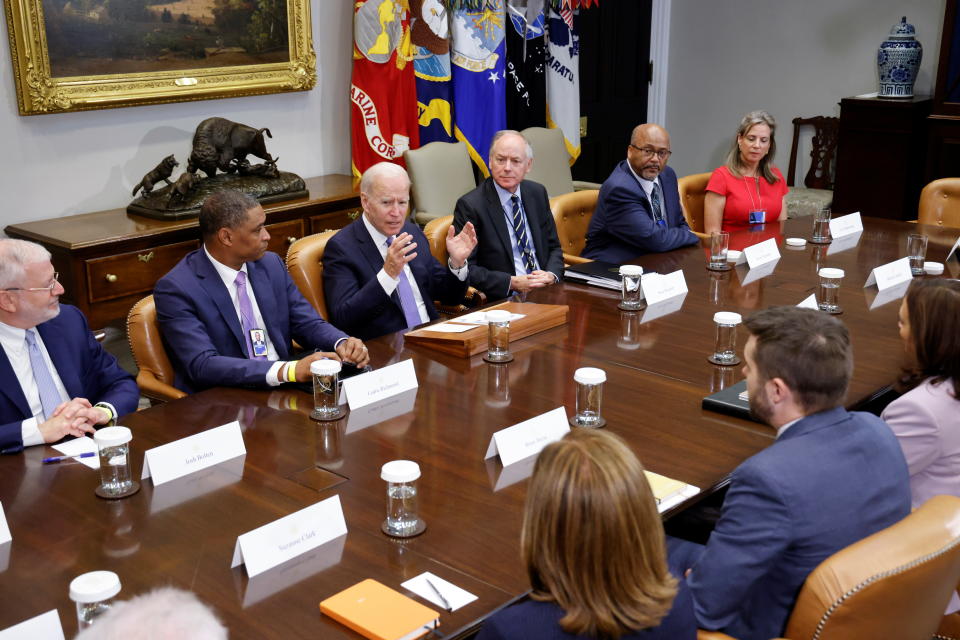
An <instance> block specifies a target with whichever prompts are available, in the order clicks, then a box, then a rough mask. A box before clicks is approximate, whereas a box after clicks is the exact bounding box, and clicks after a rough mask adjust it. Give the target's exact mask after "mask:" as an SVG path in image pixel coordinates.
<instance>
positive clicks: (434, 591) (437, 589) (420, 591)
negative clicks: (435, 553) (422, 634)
mask: <svg viewBox="0 0 960 640" xmlns="http://www.w3.org/2000/svg"><path fill="white" fill-rule="evenodd" d="M431 584H432V585H433V586H430V585H431ZM400 586H401V587H403V588H404V589H406V590H408V591H412V592H414V593H415V594H417V595H418V596H420V597H421V598H423V599H424V600H429V601H430V602H432V603H433V604H435V605H437V606H438V607H441V608H442V609H444V610H447V609H449V610H450V611H456V610H457V609H459V608H460V607H462V606H464V605H467V604H470V603H471V602H473V601H474V600H476V599H477V596H475V595H473V594H472V593H470V592H469V591H464V590H463V589H461V588H460V587H458V586H457V585H455V584H453V583H452V582H447V581H446V580H444V579H443V578H438V577H437V576H435V575H433V574H432V573H430V572H429V571H424V572H423V573H421V574H420V575H418V576H417V577H415V578H410V579H409V580H407V581H406V582H404V583H401V584H400ZM441 596H443V597H442V598H441ZM444 600H446V603H444V602H443V601H444Z"/></svg>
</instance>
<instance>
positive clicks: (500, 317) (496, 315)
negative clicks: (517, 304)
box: [487, 309, 510, 323]
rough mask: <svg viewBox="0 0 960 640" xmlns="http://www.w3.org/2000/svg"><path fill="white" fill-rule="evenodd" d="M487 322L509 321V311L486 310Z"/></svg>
mask: <svg viewBox="0 0 960 640" xmlns="http://www.w3.org/2000/svg"><path fill="white" fill-rule="evenodd" d="M487 322H488V323H490V322H510V312H509V311H505V310H503V309H494V310H493V311H487Z"/></svg>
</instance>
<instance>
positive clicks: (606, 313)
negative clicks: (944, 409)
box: [0, 220, 957, 638]
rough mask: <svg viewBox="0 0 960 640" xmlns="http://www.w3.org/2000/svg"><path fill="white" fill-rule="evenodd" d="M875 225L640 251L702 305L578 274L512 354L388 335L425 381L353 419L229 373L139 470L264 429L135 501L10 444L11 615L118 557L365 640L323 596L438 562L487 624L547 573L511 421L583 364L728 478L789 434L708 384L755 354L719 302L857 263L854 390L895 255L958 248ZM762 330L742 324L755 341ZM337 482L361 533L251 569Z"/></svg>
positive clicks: (567, 382)
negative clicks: (731, 343)
mask: <svg viewBox="0 0 960 640" xmlns="http://www.w3.org/2000/svg"><path fill="white" fill-rule="evenodd" d="M781 226H783V227H784V228H783V229H780V227H781ZM809 226H810V223H809V221H805V220H793V221H788V222H786V223H784V224H783V225H768V229H767V231H766V232H764V233H763V234H753V235H751V234H743V235H740V236H734V239H733V241H732V244H733V245H734V246H737V243H739V246H744V245H746V244H750V243H752V242H753V241H755V240H758V239H763V238H765V237H767V236H771V235H773V236H777V237H782V236H783V235H784V234H785V235H786V236H793V235H796V236H807V235H809ZM865 226H866V231H865V232H864V234H863V236H862V237H861V238H860V240H859V242H858V243H857V245H856V246H854V247H852V248H849V249H847V250H845V251H840V252H837V253H832V254H829V255H827V251H828V249H827V248H822V247H814V246H812V245H809V244H808V245H807V247H806V248H805V249H803V250H791V249H789V248H787V247H783V246H782V242H781V243H780V244H781V253H782V254H783V257H782V258H781V260H780V261H779V263H778V264H777V266H776V269H775V271H774V272H773V274H772V275H769V276H767V277H765V278H762V279H760V280H758V281H756V282H753V283H750V284H747V285H742V284H741V280H743V279H744V278H746V277H748V276H747V273H746V271H745V270H743V269H736V270H732V271H729V272H725V273H722V274H715V273H712V272H708V271H707V270H706V269H705V268H704V266H705V262H706V255H705V252H704V250H703V249H702V248H699V247H694V248H688V249H684V250H680V251H677V252H673V253H671V254H665V255H657V256H645V257H643V258H641V259H639V260H638V262H639V263H640V264H642V265H643V266H644V268H645V269H646V270H656V271H659V272H661V273H667V272H670V271H673V270H675V269H678V268H682V269H683V270H684V273H685V276H686V280H687V284H688V286H689V293H688V294H687V296H686V298H685V299H684V301H683V306H682V308H681V309H680V310H678V311H676V312H674V313H672V314H669V315H666V316H663V317H660V318H658V319H653V320H649V318H648V317H645V315H647V314H646V312H639V313H625V312H620V311H619V310H617V308H616V303H617V301H618V293H617V292H613V291H607V290H604V289H598V288H592V287H587V286H582V285H576V284H569V283H567V284H564V285H562V286H557V287H550V288H548V289H545V290H542V291H538V292H536V293H535V294H533V295H530V296H529V298H528V301H533V302H545V303H551V304H566V305H569V309H570V310H569V316H568V318H569V321H568V323H567V324H566V325H563V326H560V327H556V328H553V329H550V330H547V331H544V332H542V333H539V334H537V335H534V336H531V337H529V338H525V339H523V340H520V341H518V342H516V343H514V344H513V345H512V350H513V352H514V355H515V360H514V361H513V362H512V363H510V364H508V365H490V364H487V363H485V362H483V361H482V359H481V357H480V356H474V357H473V358H469V359H464V358H456V357H453V356H446V355H442V354H438V353H435V352H432V351H430V350H428V349H426V348H424V347H420V346H413V345H409V346H405V345H403V340H402V336H399V335H397V336H387V337H384V338H381V339H378V340H375V341H372V342H370V343H369V345H370V350H371V358H372V364H373V365H374V366H377V367H380V366H383V365H386V364H389V363H391V362H397V361H400V360H403V359H406V358H412V360H413V363H414V367H415V369H416V373H417V379H418V381H419V388H418V390H416V391H415V392H413V393H410V394H408V395H405V396H401V397H398V398H395V399H393V400H390V401H387V402H385V403H384V405H383V406H378V407H374V408H373V409H372V410H370V411H355V412H352V413H350V414H348V416H347V417H346V418H344V419H342V420H340V421H338V422H335V423H326V424H324V423H317V422H314V421H312V420H310V419H309V417H308V414H309V411H310V409H312V398H311V397H310V396H309V395H307V394H305V393H302V392H300V391H296V390H274V391H247V390H236V389H232V390H231V389H215V390H211V391H207V392H203V393H199V394H196V395H194V396H191V397H187V398H184V399H182V400H179V401H176V402H172V403H169V404H165V405H161V406H157V407H154V408H151V409H149V410H146V411H142V412H140V413H137V414H133V415H130V416H127V417H126V418H124V419H123V420H122V422H123V424H125V425H127V426H129V427H131V428H132V429H133V431H134V440H133V443H132V451H133V453H132V459H133V467H134V472H135V474H136V475H137V476H138V477H139V473H140V469H141V466H142V463H143V452H144V451H145V450H147V449H150V448H152V447H155V446H158V445H160V444H164V443H167V442H171V441H173V440H176V439H178V438H182V437H185V436H188V435H190V434H193V433H196V432H198V431H202V430H204V429H207V428H210V427H213V426H217V425H221V424H224V423H227V422H230V421H233V420H238V421H239V422H240V424H241V426H242V428H243V436H244V442H245V444H246V448H247V455H246V456H245V457H243V458H239V459H236V460H234V461H232V462H227V463H224V464H221V465H217V466H215V467H212V468H210V469H208V470H205V471H201V472H198V473H196V474H193V475H191V476H187V477H185V478H182V479H180V480H177V481H173V482H170V483H168V484H165V485H161V486H160V487H153V486H152V484H151V483H150V482H149V481H145V482H144V483H143V488H142V489H141V491H140V492H139V493H138V494H136V495H135V496H133V497H130V498H127V499H124V500H119V501H106V500H101V499H99V498H97V497H95V495H94V493H93V490H94V488H95V487H96V485H97V484H98V474H97V472H95V471H92V470H90V469H88V468H87V467H84V466H82V465H80V464H78V463H65V464H60V465H47V466H44V465H42V464H41V462H40V460H41V458H43V457H44V456H47V455H52V454H53V451H52V450H51V449H49V448H47V447H33V448H30V449H28V450H27V451H25V452H24V453H23V454H21V455H16V456H5V457H3V458H2V459H0V502H2V504H3V507H4V510H5V512H6V517H7V520H8V522H9V524H10V528H11V532H12V534H13V538H14V540H13V542H12V543H10V544H7V545H2V546H0V602H3V603H4V606H3V607H0V628H5V627H7V626H9V625H11V624H14V623H16V622H18V621H21V620H23V619H26V618H28V617H32V616H34V615H37V614H39V613H42V612H43V611H46V610H49V609H51V608H54V607H56V608H57V609H58V610H59V612H60V617H61V620H62V621H63V624H64V629H65V631H66V633H67V636H68V637H70V636H72V634H73V633H74V632H75V628H76V627H75V625H76V622H75V616H74V611H73V605H72V603H71V602H70V601H69V599H68V597H67V593H68V585H69V582H70V580H71V579H72V578H73V577H75V576H77V575H79V574H81V573H84V572H86V571H91V570H96V569H109V570H113V571H116V572H117V573H118V574H119V575H120V578H121V581H122V582H123V591H122V592H121V596H122V597H123V596H126V597H129V596H131V595H134V594H136V593H140V592H142V591H145V590H147V589H149V588H152V587H155V586H159V585H164V584H172V585H175V586H179V587H182V588H186V589H191V590H193V591H194V592H196V593H197V594H198V595H199V596H200V597H201V598H202V599H203V600H204V601H206V602H208V603H209V604H211V605H212V606H213V607H214V608H215V609H216V611H217V612H218V614H219V615H220V616H221V617H222V619H223V620H224V621H225V623H226V624H227V625H228V626H229V627H230V632H231V636H232V637H235V638H248V637H249V638H258V637H271V638H296V637H318V636H319V637H331V638H337V637H343V638H351V637H359V636H357V635H356V634H354V633H353V632H351V631H349V630H347V629H346V628H345V627H342V626H341V625H339V624H338V623H336V622H334V621H332V620H330V619H328V618H325V617H324V616H322V615H321V614H320V613H319V609H318V606H317V603H318V602H319V601H320V600H322V599H324V598H326V597H328V596H330V595H332V594H334V593H336V592H338V591H340V590H341V589H344V588H346V587H348V586H350V585H352V584H354V583H356V582H358V581H360V580H362V579H364V578H374V579H377V580H379V581H381V582H383V583H384V584H386V585H388V586H390V587H393V588H395V589H398V590H402V589H401V587H400V583H401V582H403V581H405V580H407V579H409V578H411V577H414V576H416V575H419V574H420V573H422V572H423V571H431V572H432V573H434V574H436V575H438V576H440V577H442V578H444V579H447V580H449V581H450V582H453V583H454V584H457V585H459V586H460V587H462V588H464V589H466V590H468V591H470V592H472V593H474V594H476V595H477V596H478V599H477V600H476V601H475V602H473V603H471V604H469V605H467V606H465V607H463V608H461V609H459V610H457V611H456V612H453V613H443V615H441V617H440V621H441V626H440V629H439V630H440V632H441V633H442V634H444V635H446V636H456V635H459V634H461V633H463V632H465V631H466V630H469V629H471V628H475V627H476V624H477V623H478V621H480V620H482V618H483V617H485V616H487V615H489V613H490V612H492V611H493V610H495V609H496V608H498V607H500V606H502V605H504V604H506V603H507V602H509V601H510V600H511V599H513V598H514V597H516V596H519V595H521V594H522V593H523V592H524V591H525V590H526V589H527V588H528V584H527V578H526V574H525V571H524V568H523V566H522V564H521V562H520V557H519V530H520V521H521V513H522V507H523V501H524V497H525V490H526V477H527V476H528V475H529V473H530V469H531V467H530V465H529V464H527V463H524V462H521V463H517V464H516V465H513V466H511V467H508V468H507V469H504V468H503V467H502V466H501V465H500V464H499V462H497V461H494V460H487V461H485V460H484V459H483V456H484V453H485V452H486V449H487V445H488V444H489V441H490V437H491V435H492V434H493V433H494V432H495V431H497V430H499V429H502V428H505V427H507V426H510V425H513V424H516V423H517V422H520V421H522V420H526V419H528V418H531V417H533V416H535V415H538V414H541V413H543V412H546V411H549V410H551V409H554V408H556V407H558V406H563V407H565V408H566V410H567V412H568V414H572V413H573V409H574V404H575V400H574V388H573V383H572V377H573V372H574V370H575V369H576V368H578V367H581V366H598V367H601V368H603V369H604V370H605V371H606V372H607V376H608V380H607V383H606V386H605V388H604V404H603V413H604V416H605V418H606V419H607V428H608V429H609V430H611V431H613V432H615V433H617V434H619V435H622V436H623V437H625V438H626V439H627V440H628V441H629V442H630V444H631V446H632V447H633V448H634V450H635V451H636V452H637V453H638V455H639V456H640V458H641V459H642V460H643V462H644V464H645V466H646V467H647V468H648V469H650V470H651V471H655V472H658V473H661V474H664V475H668V476H671V477H674V478H678V479H681V480H684V481H686V482H689V483H691V484H694V485H696V486H699V487H701V488H703V489H705V490H706V491H709V490H711V489H714V488H716V487H718V486H721V485H722V484H723V483H724V480H725V478H726V476H727V475H728V474H729V472H730V471H731V470H732V469H733V468H734V467H736V465H737V464H739V463H740V462H741V461H742V460H744V459H745V458H747V457H748V456H750V455H752V454H753V453H755V452H757V451H759V450H761V449H762V448H764V447H766V446H767V445H769V444H770V443H771V442H772V439H773V435H774V434H773V430H772V429H770V428H769V427H766V426H764V425H760V424H757V423H754V422H750V421H747V420H741V419H737V418H733V417H728V416H724V415H721V414H716V413H712V412H709V411H704V410H702V409H701V408H700V401H701V398H702V397H703V396H704V395H707V394H709V393H711V392H712V391H716V390H719V389H720V388H722V387H725V386H728V385H730V384H733V383H735V382H737V381H739V380H740V379H742V375H741V373H740V370H739V367H735V368H734V367H727V368H724V367H717V366H714V365H711V364H709V363H708V362H707V360H706V356H707V355H709V353H710V352H711V351H712V347H713V340H714V335H713V333H714V332H713V323H712V316H713V313H714V312H715V311H720V310H723V311H739V312H742V313H744V314H749V313H750V312H751V311H752V310H754V309H761V308H766V307H768V306H771V305H779V304H796V303H798V302H800V301H801V300H802V299H803V298H805V297H806V296H808V295H809V294H810V293H812V292H813V291H814V290H815V288H816V282H817V278H816V270H817V268H819V267H820V266H835V267H841V268H843V269H845V271H846V277H845V279H844V282H843V285H842V287H841V304H842V305H843V308H844V313H843V315H841V316H840V317H841V318H842V319H843V320H844V321H845V322H846V323H847V325H848V326H849V327H850V330H851V333H852V335H853V341H854V352H855V358H856V367H855V372H854V380H853V383H852V384H851V391H850V394H849V396H848V405H850V406H856V405H858V404H859V403H861V402H863V401H865V400H866V399H868V398H870V397H871V396H872V394H873V393H874V392H875V391H877V390H878V389H880V388H882V387H884V386H886V385H888V384H889V383H890V382H891V381H892V380H893V379H894V378H895V375H896V372H897V368H898V366H899V364H900V358H901V352H902V347H901V346H900V343H899V339H898V337H897V329H896V313H897V307H898V306H899V302H898V301H892V302H889V303H887V304H884V305H881V306H878V307H877V308H875V309H873V310H871V309H870V308H869V307H870V304H871V302H872V301H873V298H874V296H875V294H876V289H875V288H870V289H863V287H862V285H863V282H864V281H865V280H866V278H867V276H868V275H869V273H870V270H871V269H872V268H873V267H874V266H877V265H878V264H882V263H884V262H888V261H890V260H893V259H895V258H898V257H901V256H902V255H903V253H904V243H905V236H906V234H907V233H909V232H911V231H914V230H921V231H923V232H925V233H928V234H929V235H930V237H931V244H930V249H929V251H928V258H929V259H931V260H941V261H942V260H943V259H944V258H945V256H946V254H947V251H948V250H949V248H950V246H951V245H952V244H953V242H954V240H955V239H956V235H957V233H956V232H955V231H953V230H943V229H938V228H936V227H923V226H921V227H917V226H915V225H908V224H906V223H900V222H893V221H882V220H867V221H866V225H865ZM956 269H957V267H956V265H948V273H947V274H946V275H948V276H950V275H952V276H953V277H956V275H957V274H956V273H955V271H956ZM744 340H745V332H743V331H741V332H740V337H739V341H738V348H739V350H740V351H741V353H742V345H743V342H744ZM394 459H412V460H416V461H418V462H419V463H420V466H421V470H422V474H423V475H422V477H421V479H420V481H419V483H420V512H421V515H422V517H423V518H424V519H425V520H426V522H427V530H426V532H425V533H424V534H423V535H422V536H420V537H417V538H414V539H410V540H406V541H398V540H394V539H391V538H388V537H386V536H384V535H383V534H381V533H380V524H381V522H382V521H383V518H384V515H385V514H384V503H385V499H384V493H385V484H384V482H383V481H382V480H381V479H380V478H379V469H380V466H381V465H382V464H383V463H384V462H387V461H389V460H394ZM334 495H338V496H339V497H340V500H341V502H342V505H343V509H344V513H345V516H346V521H347V527H348V534H347V535H346V536H345V537H343V538H340V539H338V540H335V541H333V542H331V543H328V544H326V545H324V546H322V547H320V548H318V549H316V550H314V551H312V552H308V553H307V554H305V555H303V556H300V557H298V558H295V559H293V560H291V561H289V562H288V563H286V564H284V565H282V566H280V567H278V568H276V569H273V570H271V571H269V572H267V573H264V574H262V575H260V576H257V577H255V578H253V579H248V578H247V576H246V573H245V571H244V570H243V569H242V568H237V569H231V568H230V561H231V558H232V555H233V549H234V544H235V542H236V538H237V536H238V535H240V534H242V533H245V532H247V531H250V530H252V529H254V528H256V527H259V526H261V525H263V524H267V523H268V522H271V521H273V520H275V519H277V518H280V517H282V516H284V515H287V514H289V513H292V512H294V511H296V510H298V509H302V508H304V507H306V506H309V505H311V504H314V503H316V502H318V501H319V500H323V499H325V498H328V497H330V496H334ZM667 515H668V516H669V514H667ZM427 604H429V603H427ZM431 606H432V605H431Z"/></svg>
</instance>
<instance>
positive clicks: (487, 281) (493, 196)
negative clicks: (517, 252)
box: [453, 178, 563, 298]
mask: <svg viewBox="0 0 960 640" xmlns="http://www.w3.org/2000/svg"><path fill="white" fill-rule="evenodd" d="M520 201H521V202H522V203H523V210H524V212H525V213H526V214H527V226H528V227H529V228H530V236H531V238H530V239H531V240H532V241H533V249H534V251H535V253H536V255H537V262H538V263H539V265H540V268H541V269H542V270H543V271H549V272H551V273H553V274H554V275H556V276H557V279H558V280H560V279H562V278H563V249H561V247H560V239H559V238H558V237H557V225H556V223H555V222H554V221H553V214H552V213H551V212H550V199H549V198H548V196H547V190H546V189H544V188H543V185H541V184H540V183H538V182H531V181H528V180H525V181H523V182H522V183H520ZM467 222H472V223H473V226H474V227H475V228H476V230H477V247H476V249H474V250H473V253H472V254H471V255H470V276H469V280H470V284H471V285H473V286H474V287H476V288H477V289H479V290H480V291H483V292H484V293H485V294H487V296H488V297H490V298H505V297H507V296H508V295H510V276H513V275H516V268H515V267H514V264H513V246H512V243H511V242H510V233H509V231H508V230H507V219H506V216H504V213H503V206H502V205H501V204H500V197H499V196H498V195H497V190H496V188H495V187H494V182H493V178H487V179H486V180H484V181H483V182H481V183H480V186H479V187H477V188H476V189H474V190H473V191H471V192H470V193H468V194H466V195H465V196H462V197H461V198H460V199H459V200H457V206H456V209H455V210H454V213H453V226H454V227H455V228H456V230H457V232H459V231H460V230H461V229H463V227H464V225H465V224H467Z"/></svg>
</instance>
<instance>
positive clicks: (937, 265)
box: [923, 262, 943, 276]
mask: <svg viewBox="0 0 960 640" xmlns="http://www.w3.org/2000/svg"><path fill="white" fill-rule="evenodd" d="M923 270H924V272H925V273H927V274H928V275H931V276H939V275H940V274H942V273H943V263H942V262H924V263H923Z"/></svg>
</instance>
